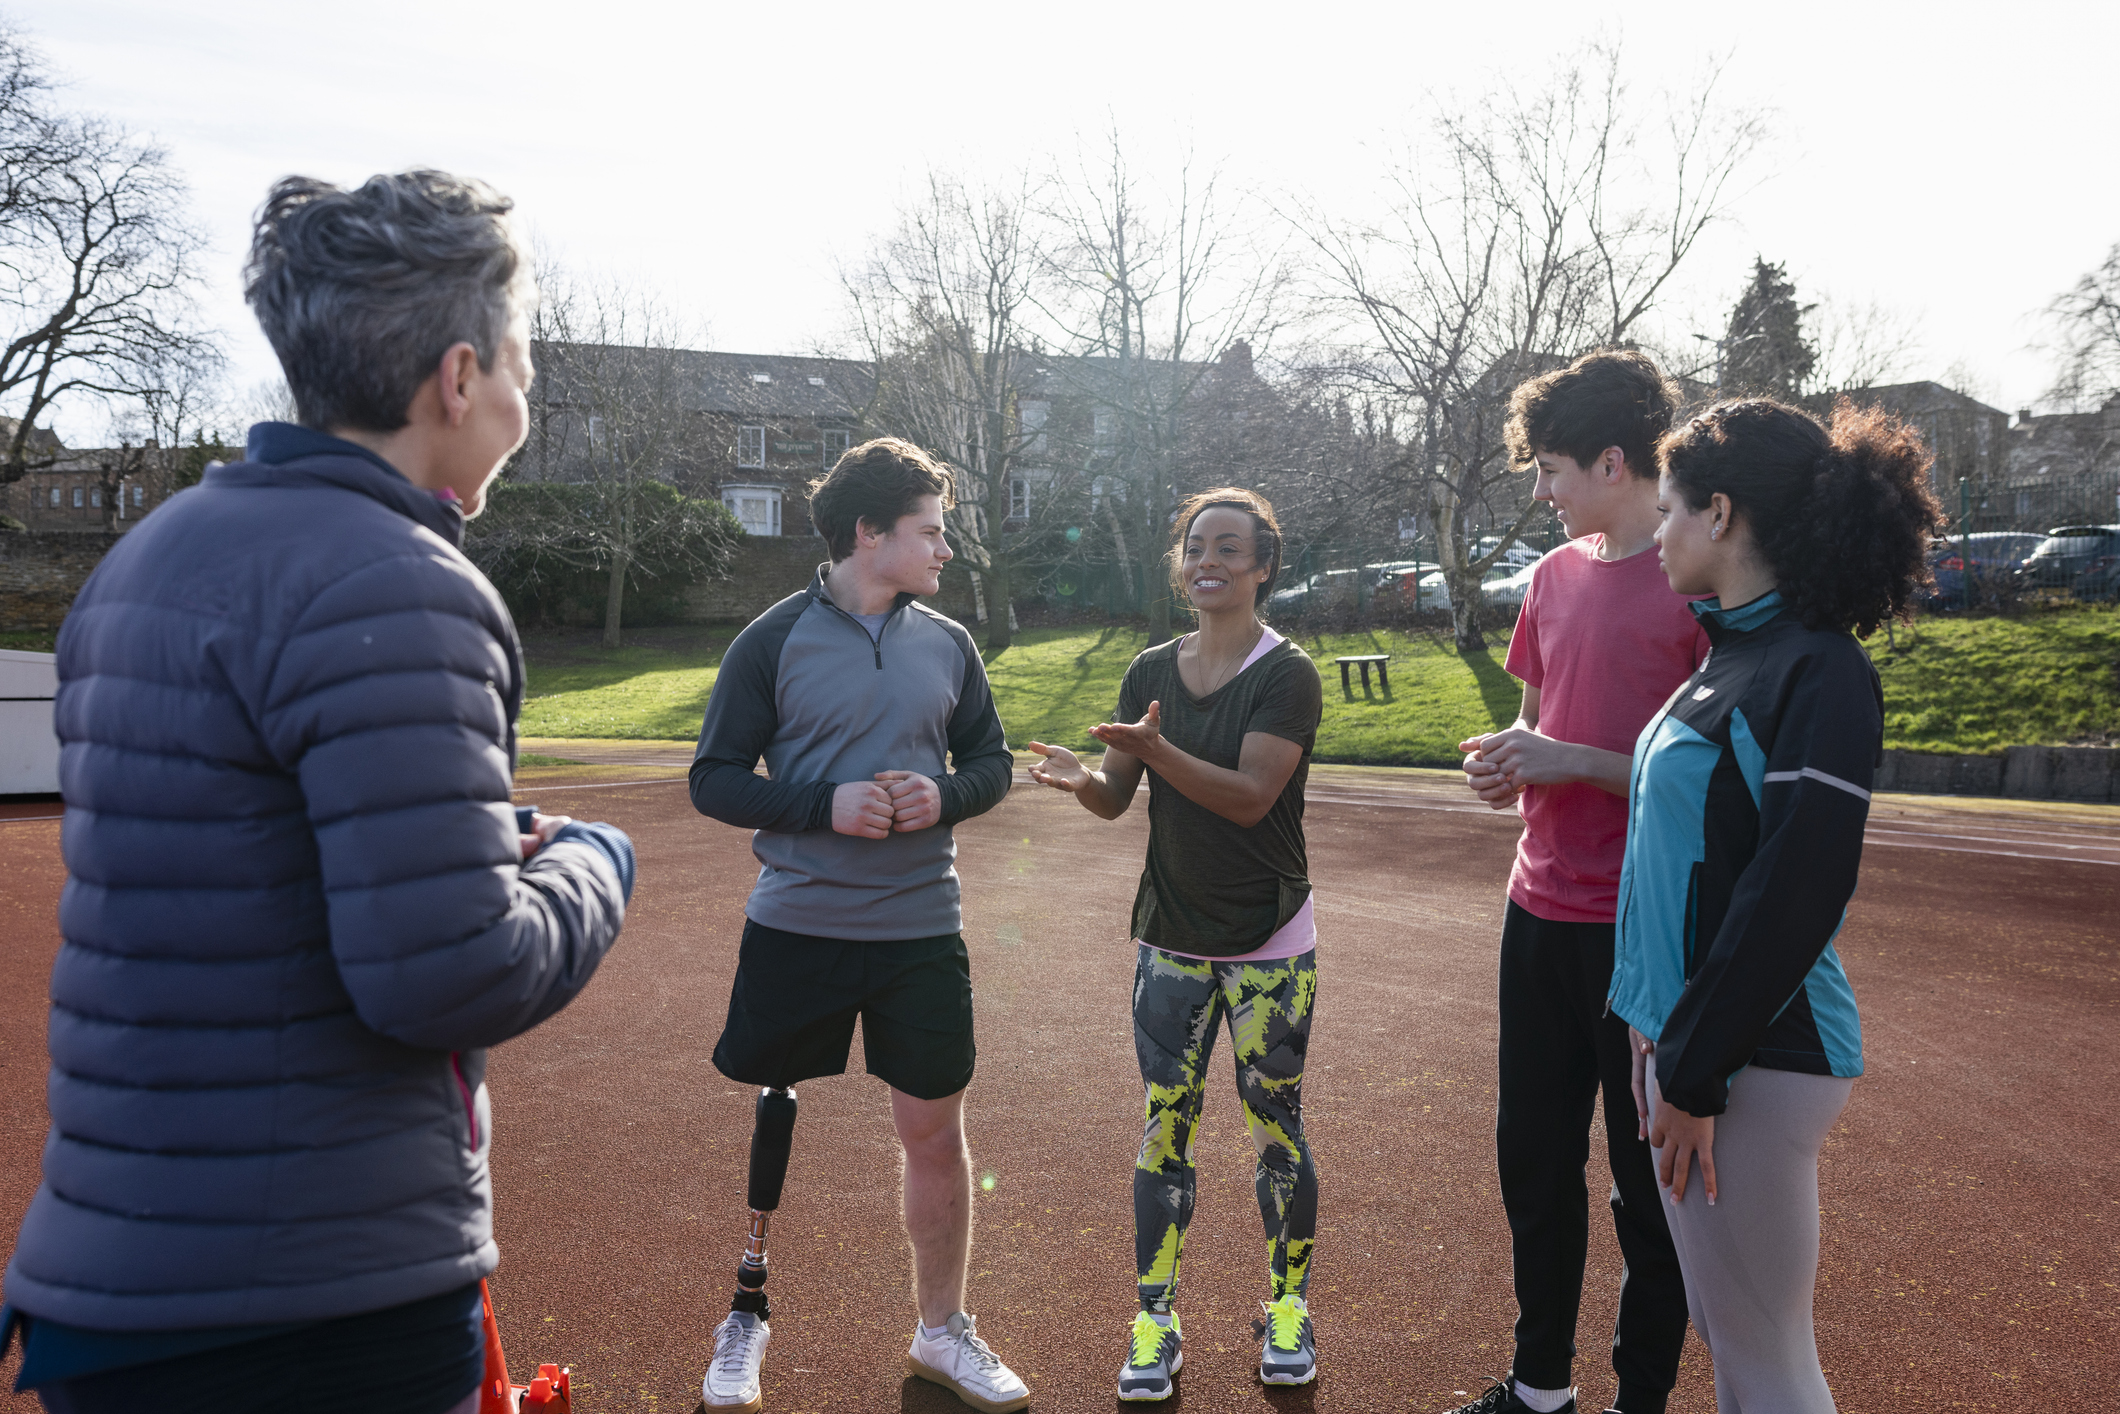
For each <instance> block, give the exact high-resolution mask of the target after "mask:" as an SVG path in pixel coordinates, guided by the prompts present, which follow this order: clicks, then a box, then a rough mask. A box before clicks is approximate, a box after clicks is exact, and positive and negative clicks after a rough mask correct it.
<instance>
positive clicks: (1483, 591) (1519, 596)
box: [1401, 560, 1532, 610]
mask: <svg viewBox="0 0 2120 1414" xmlns="http://www.w3.org/2000/svg"><path fill="white" fill-rule="evenodd" d="M1531 568H1532V567H1531V566H1530V565H1525V566H1523V567H1522V568H1520V569H1512V568H1511V567H1510V565H1509V563H1508V561H1507V560H1503V561H1501V562H1499V563H1497V564H1496V565H1495V567H1494V569H1493V571H1491V572H1490V573H1489V574H1488V576H1487V578H1486V579H1484V580H1482V581H1481V582H1480V595H1481V597H1483V598H1484V599H1486V600H1487V601H1488V602H1489V603H1493V604H1522V603H1523V602H1524V591H1525V590H1527V589H1529V588H1530V587H1531ZM1407 583H1408V587H1407V589H1406V590H1405V598H1404V599H1403V600H1402V601H1401V602H1403V603H1404V604H1405V605H1406V606H1407V607H1408V608H1411V607H1412V606H1413V592H1412V588H1411V585H1412V581H1411V580H1410V579H1409V580H1408V582H1407ZM1420 586H1421V604H1420V606H1421V608H1422V609H1423V610H1428V609H1444V610H1447V609H1449V607H1450V581H1449V580H1447V579H1445V578H1444V577H1443V572H1442V571H1441V570H1436V571H1435V572H1434V573H1432V574H1424V575H1422V576H1421V577H1420ZM1497 596H1499V597H1497Z"/></svg>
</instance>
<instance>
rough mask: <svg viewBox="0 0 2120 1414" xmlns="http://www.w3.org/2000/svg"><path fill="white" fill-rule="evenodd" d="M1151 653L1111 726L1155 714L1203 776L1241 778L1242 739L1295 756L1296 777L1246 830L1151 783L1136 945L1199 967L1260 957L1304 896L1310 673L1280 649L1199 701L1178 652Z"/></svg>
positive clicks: (1125, 685) (1313, 698) (1292, 650)
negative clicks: (1158, 707)
mask: <svg viewBox="0 0 2120 1414" xmlns="http://www.w3.org/2000/svg"><path fill="white" fill-rule="evenodd" d="M1183 642H1184V639H1182V638H1179V639H1173V640H1172V641H1171V642H1169V643H1164V644H1159V645H1157V646H1156V647H1154V648H1151V649H1149V650H1148V651H1147V652H1145V653H1143V654H1141V656H1140V657H1138V658H1136V659H1134V661H1133V665H1132V666H1131V667H1129V668H1127V670H1126V678H1125V680H1124V681H1123V682H1121V683H1120V685H1119V710H1118V716H1117V717H1116V718H1115V720H1117V721H1122V722H1137V721H1139V720H1141V717H1142V716H1143V714H1145V713H1146V712H1147V711H1148V704H1149V703H1151V702H1160V703H1162V704H1163V735H1164V737H1165V738H1166V739H1168V740H1169V742H1170V743H1171V745H1173V746H1175V747H1177V748H1178V749H1179V750H1180V751H1183V752H1185V753H1186V754H1187V755H1189V756H1196V757H1198V758H1199V759H1200V760H1202V761H1205V762H1207V763H1208V764H1209V765H1213V766H1221V767H1225V768H1227V769H1229V770H1232V771H1233V770H1235V769H1236V768H1237V760H1238V757H1239V755H1240V754H1241V753H1242V751H1243V749H1244V737H1245V735H1246V733H1249V732H1265V733H1266V734H1267V735H1269V736H1277V737H1281V738H1283V739H1284V740H1287V741H1292V742H1294V743H1296V745H1298V746H1300V747H1302V748H1303V757H1302V759H1301V760H1300V761H1298V762H1297V763H1296V769H1295V774H1294V775H1292V776H1290V777H1289V778H1288V784H1287V785H1286V786H1284V787H1282V789H1281V795H1280V798H1279V799H1277V800H1276V801H1274V803H1273V806H1272V808H1271V809H1269V810H1268V811H1267V812H1266V817H1265V818H1264V819H1262V820H1260V821H1259V823H1258V824H1256V825H1252V826H1250V827H1249V828H1247V827H1245V826H1243V825H1239V824H1237V823H1236V822H1235V821H1234V820H1227V819H1224V818H1223V817H1222V816H1220V815H1217V814H1215V813H1214V812H1213V811H1212V810H1209V809H1208V808H1207V807H1205V806H1203V805H1197V804H1195V803H1193V802H1192V801H1190V800H1188V799H1186V798H1185V796H1184V795H1182V794H1180V793H1179V791H1178V790H1177V788H1176V787H1174V786H1172V785H1171V784H1170V783H1169V782H1167V781H1165V780H1164V779H1163V778H1162V777H1161V776H1159V775H1157V774H1156V772H1155V771H1154V769H1153V768H1151V769H1150V771H1149V773H1148V827H1149V828H1148V865H1147V867H1146V868H1144V869H1143V870H1142V871H1141V887H1140V889H1139V890H1138V891H1137V892H1136V893H1135V895H1134V936H1135V937H1136V938H1139V939H1140V940H1141V941H1142V942H1144V943H1147V944H1148V945H1149V946H1151V947H1158V948H1169V949H1171V950H1173V951H1175V952H1184V953H1194V954H1197V955H1199V956H1202V957H1236V956H1239V955H1241V954H1243V953H1248V952H1256V951H1257V950H1258V949H1259V948H1261V947H1263V946H1265V944H1266V940H1267V939H1268V938H1270V937H1272V936H1273V935H1274V933H1275V932H1276V931H1277V930H1279V928H1280V927H1281V925H1282V924H1284V923H1286V922H1288V920H1289V919H1291V918H1293V917H1295V915H1296V913H1297V912H1298V911H1299V910H1300V909H1301V908H1302V907H1303V900H1305V899H1306V898H1308V897H1310V859H1309V853H1308V851H1307V850H1306V849H1305V848H1304V844H1303V783H1304V781H1305V780H1306V779H1308V777H1309V775H1310V753H1311V750H1312V748H1314V747H1315V746H1316V745H1317V739H1318V719H1319V717H1320V716H1321V715H1322V714H1323V712H1324V710H1325V698H1324V691H1323V689H1322V687H1321V686H1320V685H1319V681H1318V669H1317V665H1316V664H1314V663H1312V662H1311V661H1310V656H1309V655H1308V654H1306V653H1305V652H1304V651H1303V650H1302V649H1300V648H1298V647H1297V646H1296V645H1295V644H1293V643H1291V642H1288V641H1287V640H1285V639H1284V640H1283V641H1282V642H1280V643H1277V644H1275V645H1274V646H1273V647H1272V648H1269V649H1268V650H1266V652H1264V653H1262V654H1260V655H1259V657H1258V658H1257V659H1256V660H1255V661H1253V662H1252V663H1251V665H1250V666H1248V667H1246V668H1245V669H1244V670H1243V671H1242V672H1240V673H1238V674H1237V675H1236V676H1235V677H1233V678H1231V679H1230V680H1229V681H1228V682H1226V683H1224V684H1222V686H1220V687H1218V688H1216V689H1215V690H1214V691H1213V692H1211V693H1209V694H1208V695H1207V696H1205V697H1194V696H1193V695H1192V694H1191V693H1190V692H1188V691H1186V689H1185V684H1184V683H1183V681H1181V680H1180V679H1179V677H1178V645H1179V644H1180V643H1183Z"/></svg>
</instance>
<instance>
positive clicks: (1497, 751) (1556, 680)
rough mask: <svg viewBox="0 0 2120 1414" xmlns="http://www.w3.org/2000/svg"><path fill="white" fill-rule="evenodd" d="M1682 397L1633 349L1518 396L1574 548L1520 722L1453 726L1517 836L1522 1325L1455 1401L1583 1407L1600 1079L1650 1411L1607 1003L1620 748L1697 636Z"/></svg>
mask: <svg viewBox="0 0 2120 1414" xmlns="http://www.w3.org/2000/svg"><path fill="white" fill-rule="evenodd" d="M1673 406H1674V399H1673V397H1672V392H1671V388H1670V386H1669V384H1667V383H1666V382H1665V381H1664V376H1663V374H1662V373H1661V372H1659V371H1658V370H1657V367H1656V365H1655V364H1653V363H1651V362H1650V361H1649V360H1648V359H1647V358H1645V357H1643V356H1642V355H1641V354H1638V353H1631V352H1605V353H1594V354H1589V355H1586V356H1585V357H1583V358H1581V359H1578V360H1577V361H1576V362H1575V363H1574V364H1572V365H1570V366H1569V367H1567V368H1564V369H1559V370H1556V371H1555V372H1552V373H1549V374H1546V375H1545V376H1543V377H1540V378H1535V379H1533V380H1531V381H1530V382H1528V383H1525V384H1524V385H1522V386H1521V387H1519V388H1518V389H1517V390H1516V392H1515V394H1514V395H1513V396H1512V397H1511V399H1510V408H1509V425H1508V435H1509V441H1510V448H1511V451H1512V452H1513V453H1514V454H1515V455H1516V456H1517V458H1518V459H1519V460H1520V461H1522V462H1525V463H1533V462H1535V463H1536V476H1537V485H1536V487H1535V489H1534V491H1533V495H1534V496H1535V497H1536V498H1537V499H1538V500H1541V501H1545V502H1547V503H1548V504H1549V505H1551V506H1552V507H1553V511H1554V515H1555V516H1556V517H1557V518H1558V519H1559V520H1560V522H1561V525H1562V526H1563V528H1565V529H1566V530H1567V532H1568V537H1569V538H1568V543H1567V544H1566V545H1563V546H1561V547H1560V548H1559V549H1557V550H1555V551H1554V552H1553V553H1552V554H1550V555H1548V556H1546V557H1545V558H1544V559H1543V560H1541V561H1539V566H1538V569H1537V570H1536V571H1534V572H1533V575H1532V579H1531V590H1530V592H1529V593H1528V594H1527V595H1525V597H1524V608H1523V612H1522V614H1521V615H1520V616H1519V617H1518V619H1517V624H1516V631H1515V633H1514V634H1512V635H1511V637H1510V640H1509V658H1508V668H1509V671H1510V673H1512V674H1513V675H1515V676H1516V677H1517V678H1519V679H1521V680H1522V681H1523V684H1524V706H1523V712H1522V714H1521V715H1520V716H1519V717H1518V719H1517V722H1516V724H1515V725H1514V726H1512V727H1510V728H1509V729H1508V730H1506V731H1500V732H1495V733H1492V734H1490V735H1487V736H1483V737H1478V738H1475V739H1473V740H1471V741H1467V742H1464V743H1463V744H1462V745H1461V747H1460V749H1461V750H1463V751H1465V752H1466V753H1467V755H1466V757H1465V774H1466V778H1467V782H1466V783H1467V784H1468V785H1469V786H1470V787H1471V788H1472V790H1473V791H1474V792H1475V793H1476V794H1478V795H1479V797H1480V798H1481V799H1482V800H1484V801H1486V802H1487V803H1488V804H1489V805H1490V806H1492V807H1493V808H1495V809H1497V810H1504V809H1508V808H1510V807H1511V806H1517V807H1518V808H1519V809H1520V812H1521V814H1522V815H1523V819H1524V833H1523V836H1522V838H1521V839H1520V840H1519V842H1518V844H1517V852H1516V867H1515V868H1514V869H1513V870H1511V872H1510V875H1509V902H1508V907H1507V909H1506V911H1505V913H1504V921H1503V924H1502V938H1501V967H1500V989H1499V990H1500V1021H1501V1046H1500V1057H1499V1059H1500V1067H1499V1068H1500V1075H1499V1077H1498V1084H1497V1086H1496V1106H1495V1158H1496V1167H1497V1169H1498V1170H1499V1175H1500V1179H1501V1191H1502V1206H1503V1209H1504V1210H1505V1211H1506V1212H1507V1214H1508V1218H1509V1234H1510V1248H1511V1258H1512V1261H1513V1266H1514V1275H1515V1285H1516V1301H1517V1321H1516V1354H1515V1358H1514V1361H1513V1363H1512V1367H1511V1370H1510V1372H1509V1376H1508V1378H1507V1379H1506V1380H1504V1381H1500V1382H1497V1383H1496V1384H1495V1385H1494V1386H1493V1387H1492V1388H1491V1389H1489V1390H1488V1391H1487V1392H1486V1393H1485V1394H1483V1395H1482V1396H1481V1397H1480V1398H1479V1399H1477V1400H1475V1401H1473V1402H1472V1403H1471V1404H1469V1405H1467V1406H1465V1407H1464V1409H1463V1410H1461V1411H1459V1414H1524V1411H1530V1412H1531V1414H1575V1410H1576V1403H1575V1389H1574V1387H1573V1364H1574V1359H1575V1328H1576V1320H1577V1316H1578V1314H1579V1312H1580V1310H1581V1307H1582V1291H1583V1271H1584V1264H1585V1262H1586V1260H1587V1253H1588V1247H1589V1239H1590V1213H1589V1196H1590V1195H1589V1192H1588V1188H1587V1185H1586V1184H1585V1182H1584V1177H1583V1169H1584V1165H1585V1164H1586V1163H1587V1162H1588V1160H1589V1157H1590V1123H1591V1115H1592V1112H1593V1110H1594V1109H1595V1106H1596V1103H1597V1097H1598V1094H1599V1092H1600V1090H1602V1092H1603V1094H1604V1100H1605V1143H1606V1152H1607V1154H1608V1156H1609V1158H1610V1161H1611V1167H1612V1193H1611V1207H1612V1224H1613V1227H1614V1229H1615V1230H1616V1232H1617V1235H1618V1238H1619V1248H1620V1255H1621V1257H1622V1258H1623V1260H1624V1262H1625V1265H1624V1267H1623V1268H1622V1269H1621V1273H1620V1297H1619V1318H1618V1321H1617V1323H1616V1326H1615V1329H1614V1331H1613V1337H1612V1367H1613V1371H1614V1373H1615V1374H1616V1376H1617V1377H1618V1384H1619V1392H1618V1395H1617V1396H1616V1397H1615V1399H1614V1401H1613V1404H1614V1406H1615V1407H1616V1408H1617V1409H1619V1410H1621V1411H1624V1414H1663V1409H1664V1404H1665V1400H1666V1398H1667V1396H1668V1395H1669V1393H1670V1390H1671V1387H1672V1385H1673V1384H1675V1383H1676V1382H1677V1378H1678V1357H1679V1350H1680V1347H1681V1345H1682V1344H1683V1342H1684V1340H1685V1334H1686V1293H1685V1283H1684V1281H1683V1279H1682V1278H1681V1276H1680V1273H1679V1266H1678V1254H1677V1253H1676V1251H1675V1250H1674V1249H1673V1247H1672V1243H1671V1232H1670V1228H1669V1226H1668V1225H1667V1224H1666V1222H1665V1219H1664V1209H1663V1202H1662V1199H1661V1198H1660V1197H1659V1196H1658V1194H1657V1189H1656V1181H1655V1173H1654V1171H1653V1169H1652V1167H1651V1163H1650V1158H1649V1145H1648V1139H1647V1136H1646V1134H1645V1133H1644V1132H1643V1131H1642V1129H1641V1126H1640V1125H1639V1123H1638V1122H1637V1120H1636V1117H1635V1112H1634V1101H1633V1088H1632V1063H1631V1057H1630V1055H1629V1051H1628V1044H1627V1031H1626V1027H1625V1025H1624V1024H1623V1023H1622V1022H1621V1021H1620V1019H1619V1018H1618V1017H1616V1016H1613V1015H1611V1014H1610V1012H1609V1009H1608V1008H1607V1007H1606V1005H1605V997H1606V994H1607V993H1608V992H1609V991H1610V990H1611V986H1610V984H1611V980H1612V963H1613V920H1614V917H1615V911H1616V907H1617V901H1618V891H1619V875H1620V862H1621V858H1622V856H1623V854H1624V851H1625V847H1626V834H1627V804H1626V796H1627V770H1628V766H1629V764H1630V761H1631V757H1630V755H1629V753H1630V752H1631V751H1632V750H1633V748H1634V741H1635V738H1636V737H1637V736H1638V735H1639V734H1640V733H1641V730H1642V727H1643V726H1644V724H1646V723H1647V722H1648V721H1649V719H1650V718H1651V717H1652V716H1654V715H1655V714H1656V712H1657V709H1658V708H1660V707H1662V706H1663V704H1664V701H1665V699H1666V698H1668V697H1669V696H1670V695H1671V694H1672V692H1674V691H1675V690H1676V689H1677V688H1678V686H1679V684H1680V683H1683V682H1684V681H1685V680H1686V678H1687V677H1688V676H1689V675H1690V674H1691V673H1692V672H1693V669H1694V667H1695V666H1696V665H1697V664H1698V663H1699V662H1700V660H1701V659H1702V658H1703V657H1704V656H1705V655H1706V653H1707V646H1708V645H1707V639H1706V637H1705V635H1704V634H1703V633H1702V632H1701V630H1700V628H1699V626H1698V624H1696V623H1695V621H1694V618H1693V614H1692V612H1691V610H1690V609H1689V608H1688V605H1687V601H1686V600H1685V599H1683V598H1681V597H1680V596H1679V595H1677V594H1674V593H1673V592H1672V591H1671V587H1670V584H1669V582H1668V581H1667V580H1666V579H1665V578H1664V574H1663V571H1662V569H1660V568H1659V567H1658V565H1657V559H1656V546H1655V538H1654V537H1655V535H1656V528H1657V526H1658V524H1659V523H1660V519H1661V517H1660V516H1659V514H1658V512H1657V509H1656V461H1655V448H1656V441H1657V438H1658V437H1660V436H1662V435H1663V433H1664V432H1665V431H1666V430H1667V429H1668V428H1669V427H1670V425H1671V418H1672V413H1673Z"/></svg>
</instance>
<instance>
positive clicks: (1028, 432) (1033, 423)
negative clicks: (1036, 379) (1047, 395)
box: [1016, 398, 1053, 457]
mask: <svg viewBox="0 0 2120 1414" xmlns="http://www.w3.org/2000/svg"><path fill="white" fill-rule="evenodd" d="M1052 413H1053V405H1052V404H1051V403H1049V402H1047V401H1045V400H1044V399H1043V398H1026V399H1025V400H1023V401H1022V402H1019V403H1017V404H1016V417H1017V419H1018V420H1019V421H1020V422H1021V423H1022V424H1023V454H1024V455H1025V456H1030V457H1042V456H1044V455H1045V451H1046V445H1047V443H1046V436H1045V423H1046V419H1048V418H1050V417H1051V416H1052Z"/></svg>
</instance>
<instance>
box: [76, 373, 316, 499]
mask: <svg viewBox="0 0 2120 1414" xmlns="http://www.w3.org/2000/svg"><path fill="white" fill-rule="evenodd" d="M224 368H225V364H224V362H223V360H222V358H221V355H220V352H219V351H218V350H216V349H213V348H211V347H204V346H199V347H191V346H186V347H180V348H177V349H173V350H168V351H165V352H164V353H163V355H162V356H161V357H159V358H156V359H152V360H145V361H143V362H142V364H141V365H140V366H139V367H138V368H137V369H136V370H135V371H136V373H138V374H139V375H142V376H140V377H139V378H137V379H136V382H137V387H136V388H135V390H134V392H133V395H132V397H131V398H130V399H129V405H125V406H123V411H121V412H120V414H119V415H118V416H117V417H116V418H114V419H113V428H114V430H115V431H116V432H117V433H118V438H119V440H118V445H117V447H116V448H114V449H113V450H112V452H111V454H110V455H109V456H107V457H105V458H104V459H103V460H102V462H101V463H100V464H99V475H98V478H97V481H98V486H99V489H100V493H101V503H102V506H103V526H104V529H106V530H115V529H116V528H117V523H118V521H119V520H120V519H123V518H124V497H125V493H126V491H127V490H128V489H132V490H135V492H136V496H135V503H136V504H141V505H144V503H145V501H146V500H147V498H148V497H152V498H153V499H154V501H155V502H157V503H159V502H161V501H162V500H163V498H165V497H167V496H168V495H170V494H171V493H172V492H175V491H178V490H181V489H182V488H183V487H185V486H189V485H192V484H194V483H195V482H196V481H197V480H198V479H199V478H198V473H199V471H200V470H202V469H203V467H204V461H205V459H204V458H203V457H202V456H200V455H198V453H200V452H204V451H208V450H211V451H213V452H219V451H220V450H222V449H221V447H220V446H219V431H220V430H219V428H218V427H217V426H215V424H216V422H217V421H218V420H219V419H220V418H221V417H222V416H224V415H225V412H224V409H223V407H222V403H221V396H220V395H221V376H222V373H223V371H224ZM280 386H281V387H282V388H285V386H286V385H285V384H284V383H282V384H281V385H280ZM209 434H211V438H212V440H211V441H209ZM137 493H144V494H137Z"/></svg>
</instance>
